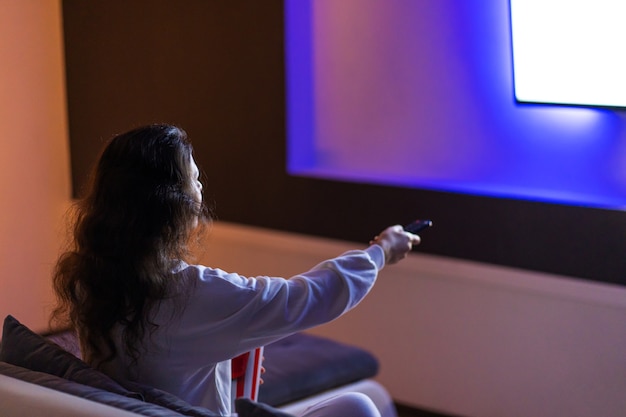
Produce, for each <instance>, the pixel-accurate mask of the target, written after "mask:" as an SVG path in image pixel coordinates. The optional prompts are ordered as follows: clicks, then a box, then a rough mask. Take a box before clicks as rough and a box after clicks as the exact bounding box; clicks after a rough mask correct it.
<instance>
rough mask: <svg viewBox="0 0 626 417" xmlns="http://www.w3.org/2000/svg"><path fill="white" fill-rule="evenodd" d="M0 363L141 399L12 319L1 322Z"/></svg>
mask: <svg viewBox="0 0 626 417" xmlns="http://www.w3.org/2000/svg"><path fill="white" fill-rule="evenodd" d="M0 361H4V362H7V363H10V364H13V365H16V366H21V367H22V368H26V369H30V370H31V371H38V372H44V373H46V374H50V375H54V376H58V377H60V378H64V379H67V380H70V381H74V382H78V383H79V384H83V385H89V386H91V387H95V388H100V389H103V390H105V391H109V392H113V393H115V394H119V395H123V396H126V397H133V398H137V399H141V395H140V394H138V393H136V392H131V391H129V390H127V389H126V388H124V387H122V386H121V385H120V384H118V383H117V382H115V381H114V380H113V379H111V378H110V377H108V376H107V375H105V374H103V373H102V372H99V371H97V370H95V369H93V368H92V367H91V366H89V365H87V364H86V363H85V362H83V361H81V360H80V359H78V358H77V357H76V356H74V355H72V354H71V353H69V352H67V351H65V350H64V349H62V348H61V347H60V346H58V345H57V344H55V343H52V342H50V341H48V340H46V339H45V338H43V337H42V336H40V335H38V334H36V333H34V332H33V331H32V330H30V329H29V328H28V327H26V326H24V325H23V324H21V323H20V322H19V321H17V320H16V319H15V318H14V317H12V316H7V317H6V318H5V320H4V326H3V329H2V345H0Z"/></svg>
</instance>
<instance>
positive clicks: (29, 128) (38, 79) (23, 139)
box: [0, 0, 70, 330]
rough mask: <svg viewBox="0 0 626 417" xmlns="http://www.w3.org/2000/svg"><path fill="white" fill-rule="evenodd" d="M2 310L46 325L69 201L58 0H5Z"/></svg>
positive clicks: (1, 30) (0, 19)
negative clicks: (65, 211) (54, 264)
mask: <svg viewBox="0 0 626 417" xmlns="http://www.w3.org/2000/svg"><path fill="white" fill-rule="evenodd" d="M0 56H1V57H2V58H0V126H2V134H1V136H0V143H1V146H2V148H1V149H2V151H1V152H0V195H1V196H2V197H0V271H1V275H0V317H2V318H4V317H5V316H6V315H7V314H12V315H14V316H15V317H16V318H17V319H18V320H21V321H23V322H24V323H26V324H28V325H29V326H32V327H33V328H34V329H37V330H43V329H45V328H46V326H47V315H48V311H49V306H50V302H51V299H52V297H51V289H50V270H51V266H52V264H53V262H54V260H55V257H56V255H57V253H58V249H59V235H60V231H61V230H62V229H61V227H60V218H61V217H62V213H63V212H64V210H65V209H66V207H67V206H68V203H69V201H70V179H69V178H70V177H69V173H70V170H69V151H68V141H67V123H66V119H67V118H66V110H65V108H66V106H65V86H64V66H63V54H62V30H61V6H60V1H59V0H0Z"/></svg>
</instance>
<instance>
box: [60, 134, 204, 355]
mask: <svg viewBox="0 0 626 417" xmlns="http://www.w3.org/2000/svg"><path fill="white" fill-rule="evenodd" d="M192 152H193V151H192V146H191V144H190V142H189V141H188V139H187V134H186V133H185V132H184V131H183V130H182V129H180V128H178V127H175V126H171V125H164V124H159V125H150V126H145V127H141V128H137V129H135V130H132V131H130V132H127V133H124V134H120V135H118V136H116V137H114V138H113V139H112V140H111V142H109V144H108V145H107V146H106V148H105V149H104V151H103V153H102V155H101V157H100V160H99V162H98V164H97V165H96V168H95V171H94V173H93V174H92V179H91V181H92V183H91V187H90V189H89V191H88V192H87V194H86V195H85V197H84V198H82V199H81V200H79V201H78V202H77V203H76V204H75V206H74V210H75V211H74V216H75V217H74V218H73V221H74V225H73V235H72V236H73V241H72V244H71V247H70V249H69V250H68V251H67V252H65V253H64V254H63V255H61V257H60V258H59V260H58V262H57V265H56V268H55V271H54V275H53V284H54V289H55V292H56V295H57V300H58V303H57V306H56V308H55V310H54V311H53V315H52V322H56V323H60V324H63V323H64V324H65V325H66V326H67V325H69V326H71V327H72V328H73V329H74V330H75V331H76V332H77V333H78V336H79V340H80V344H81V351H82V353H83V357H84V359H85V360H86V361H87V362H88V363H91V364H92V365H94V366H96V367H99V366H100V365H102V364H104V363H106V362H108V361H110V360H112V359H113V358H115V357H116V356H117V355H118V353H119V352H118V351H117V349H116V345H115V343H114V338H113V331H114V328H115V326H116V325H120V328H121V329H122V333H121V337H122V348H123V349H124V350H125V352H126V353H127V354H128V355H129V357H130V358H131V359H132V360H133V361H136V360H137V359H138V357H139V355H140V353H141V349H142V341H143V340H144V338H145V337H146V336H149V335H151V334H152V333H153V332H154V330H156V328H157V327H158V326H157V325H156V324H155V323H154V322H152V321H151V319H150V313H151V312H152V311H153V309H154V308H156V307H158V305H159V303H160V302H161V300H163V299H165V298H167V297H178V296H179V295H180V294H179V292H178V288H177V283H176V282H174V280H173V279H171V275H172V270H173V268H175V266H176V265H177V264H178V263H179V262H180V261H181V260H186V259H188V256H189V244H190V240H191V238H192V237H193V236H194V233H197V231H198V230H197V229H198V228H197V227H196V225H197V224H200V225H201V227H202V225H204V226H206V225H207V224H208V222H209V220H210V218H209V214H208V210H207V208H206V206H205V205H204V203H200V202H198V201H196V200H195V199H194V198H193V195H192V192H191V189H192V188H191V187H192V182H191V181H195V180H196V178H191V175H190V164H191V160H192ZM196 220H198V221H196ZM179 298H180V297H179ZM181 308H183V307H182V305H181Z"/></svg>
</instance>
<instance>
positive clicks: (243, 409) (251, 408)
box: [235, 398, 294, 417]
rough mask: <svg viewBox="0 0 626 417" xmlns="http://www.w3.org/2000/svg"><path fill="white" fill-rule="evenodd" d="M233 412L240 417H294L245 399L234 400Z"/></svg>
mask: <svg viewBox="0 0 626 417" xmlns="http://www.w3.org/2000/svg"><path fill="white" fill-rule="evenodd" d="M235 410H236V411H237V414H238V415H239V416H240V417H294V416H293V415H292V414H287V413H285V412H283V411H280V410H277V409H275V408H273V407H270V406H269V405H267V404H263V403H257V402H254V401H252V400H249V399H247V398H238V399H236V400H235Z"/></svg>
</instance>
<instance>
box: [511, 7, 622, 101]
mask: <svg viewBox="0 0 626 417" xmlns="http://www.w3.org/2000/svg"><path fill="white" fill-rule="evenodd" d="M510 4H511V25H512V41H513V42H512V43H513V66H514V69H513V72H514V79H515V97H516V99H517V100H518V101H520V102H533V103H554V104H570V105H583V106H607V107H626V76H625V74H626V55H624V53H623V51H624V39H626V24H624V17H625V14H626V2H624V1H623V0H577V1H571V0H511V3H510Z"/></svg>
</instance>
